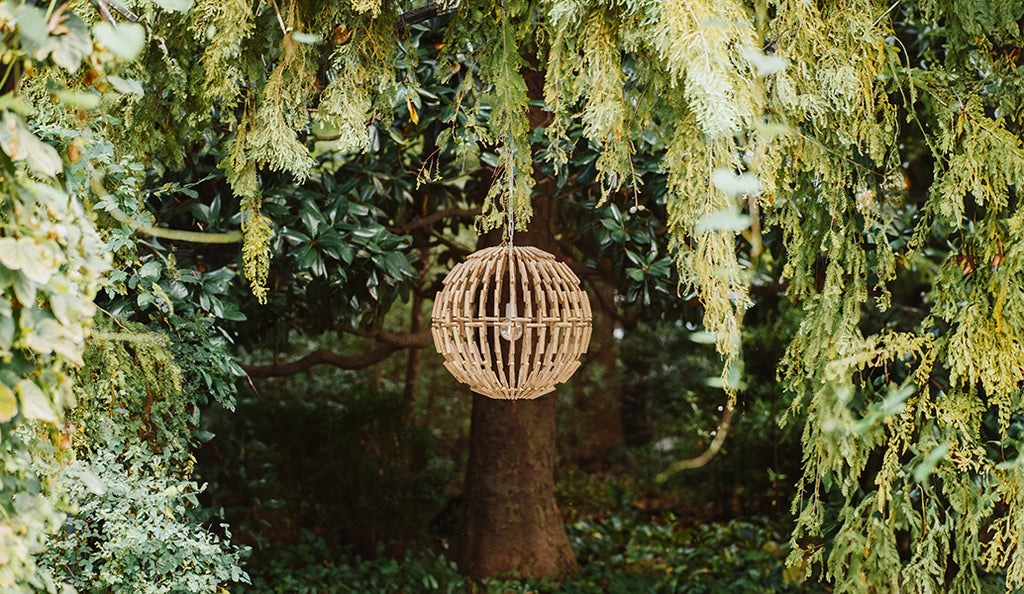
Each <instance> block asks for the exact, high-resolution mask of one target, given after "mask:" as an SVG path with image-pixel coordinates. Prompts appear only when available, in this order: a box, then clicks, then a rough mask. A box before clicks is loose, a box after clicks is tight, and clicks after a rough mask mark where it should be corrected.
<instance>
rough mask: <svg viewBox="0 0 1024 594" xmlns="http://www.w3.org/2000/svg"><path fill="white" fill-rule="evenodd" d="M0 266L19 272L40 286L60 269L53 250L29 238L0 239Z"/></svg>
mask: <svg viewBox="0 0 1024 594" xmlns="http://www.w3.org/2000/svg"><path fill="white" fill-rule="evenodd" d="M0 264H3V265H4V266H6V267H7V268H10V269H11V270H20V271H21V273H22V274H24V275H25V276H26V277H28V279H29V280H31V281H32V282H34V283H38V284H40V285H42V284H45V283H46V282H47V281H49V280H50V277H52V276H53V275H54V274H56V273H57V270H59V269H60V262H59V260H58V259H57V257H56V255H55V254H54V253H53V250H50V249H47V247H46V246H44V245H43V244H41V243H39V242H37V241H35V240H34V239H32V238H29V237H19V238H17V239H15V238H13V237H4V238H2V239H0Z"/></svg>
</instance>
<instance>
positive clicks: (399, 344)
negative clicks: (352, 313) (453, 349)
mask: <svg viewBox="0 0 1024 594" xmlns="http://www.w3.org/2000/svg"><path fill="white" fill-rule="evenodd" d="M338 330H341V331H343V332H347V333H349V334H354V335H356V336H361V337H363V338H370V339H372V340H376V341H377V342H380V343H383V344H386V345H389V346H393V347H395V348H396V349H409V348H412V349H421V348H423V347H428V346H430V345H432V344H434V339H433V338H432V336H431V334H430V329H429V328H427V329H426V330H422V331H420V332H416V333H412V332H391V331H389V330H384V329H381V328H355V327H353V326H352V325H351V324H349V323H348V322H342V323H340V324H338Z"/></svg>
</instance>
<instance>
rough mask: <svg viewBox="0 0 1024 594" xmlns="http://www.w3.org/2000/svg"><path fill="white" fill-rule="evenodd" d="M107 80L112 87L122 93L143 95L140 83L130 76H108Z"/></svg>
mask: <svg viewBox="0 0 1024 594" xmlns="http://www.w3.org/2000/svg"><path fill="white" fill-rule="evenodd" d="M107 80H108V81H110V86H112V87H114V89H115V90H117V92H119V93H123V94H126V95H128V94H132V95H139V96H140V97H141V96H142V95H145V92H144V91H143V89H142V83H140V82H139V81H137V80H135V79H131V78H121V77H120V76H108V77H107Z"/></svg>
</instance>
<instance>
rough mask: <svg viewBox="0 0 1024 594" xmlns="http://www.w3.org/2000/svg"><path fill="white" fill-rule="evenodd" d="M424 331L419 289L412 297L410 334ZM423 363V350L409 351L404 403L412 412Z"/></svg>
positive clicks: (403, 393) (414, 348) (421, 296)
mask: <svg viewBox="0 0 1024 594" xmlns="http://www.w3.org/2000/svg"><path fill="white" fill-rule="evenodd" d="M422 329H423V292H422V291H420V290H419V288H417V289H416V290H415V291H413V295H412V311H411V312H410V314H409V332H410V333H412V334H416V333H417V332H419V331H420V330H422ZM422 361H423V349H420V348H416V347H413V348H411V349H409V359H408V360H407V361H406V364H405V388H404V389H403V390H402V401H403V402H405V404H406V405H407V406H408V409H409V410H410V411H411V410H412V406H413V403H415V402H416V389H417V388H418V387H419V383H420V364H421V362H422Z"/></svg>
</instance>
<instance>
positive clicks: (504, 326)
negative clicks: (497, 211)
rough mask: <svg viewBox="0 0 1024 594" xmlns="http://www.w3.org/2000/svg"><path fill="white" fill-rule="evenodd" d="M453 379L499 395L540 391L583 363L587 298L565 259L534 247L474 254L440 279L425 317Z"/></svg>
mask: <svg viewBox="0 0 1024 594" xmlns="http://www.w3.org/2000/svg"><path fill="white" fill-rule="evenodd" d="M430 328H431V332H432V334H433V336H434V346H435V347H436V348H437V350H438V352H439V353H441V355H443V356H444V359H445V363H444V366H445V367H446V368H447V369H448V371H450V372H451V374H452V375H453V376H455V379H457V380H459V381H460V382H462V383H465V384H469V387H470V388H471V389H472V390H473V391H474V392H477V393H479V394H483V395H485V396H489V397H491V398H498V399H522V398H537V397H538V396H543V395H544V394H547V393H549V392H551V391H552V390H554V389H555V384H558V383H561V382H564V381H565V380H567V379H569V377H570V376H572V374H573V373H574V372H575V371H576V369H577V368H578V367H579V366H580V362H579V358H580V355H582V354H583V353H585V352H586V351H587V347H588V345H589V344H590V332H591V313H590V300H589V299H588V298H587V294H586V292H584V291H582V290H581V289H580V280H579V278H577V277H576V275H575V274H573V273H572V271H571V270H570V269H569V267H568V266H566V265H565V263H563V262H559V261H557V260H556V259H555V257H554V256H553V255H551V254H549V253H548V252H545V251H543V250H540V249H537V248H535V247H521V246H512V245H511V241H510V242H509V245H506V246H500V247H492V248H486V249H483V250H479V251H477V252H474V253H473V254H471V255H470V256H469V257H468V258H466V261H465V262H463V263H461V264H458V265H456V266H455V268H453V269H452V270H451V272H449V273H448V276H447V277H445V279H444V288H443V289H442V290H441V291H440V292H439V293H438V294H437V297H436V298H435V299H434V309H433V313H432V315H431V322H430Z"/></svg>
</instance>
